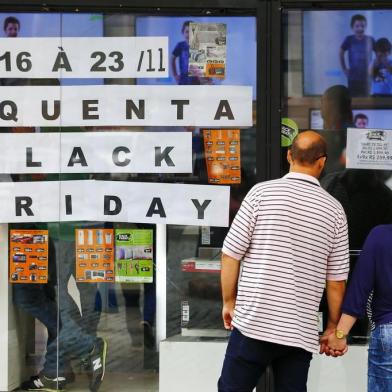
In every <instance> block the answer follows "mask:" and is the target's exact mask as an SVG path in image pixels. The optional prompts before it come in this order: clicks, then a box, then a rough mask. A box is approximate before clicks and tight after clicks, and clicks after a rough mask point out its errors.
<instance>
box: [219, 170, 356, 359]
mask: <svg viewBox="0 0 392 392" xmlns="http://www.w3.org/2000/svg"><path fill="white" fill-rule="evenodd" d="M222 251H223V253H225V254H226V255H228V256H230V257H232V258H234V259H236V260H242V268H241V274H240V278H239V283H238V291H237V299H236V306H235V311H234V318H233V325H234V326H235V327H236V328H237V329H238V330H240V331H241V333H242V334H244V335H245V336H248V337H251V338H254V339H259V340H264V341H268V342H272V343H278V344H283V345H287V346H294V347H301V348H303V349H305V350H307V351H311V352H317V351H318V308H319V304H320V300H321V296H322V293H323V290H324V287H325V281H326V280H335V281H337V280H346V279H347V276H348V271H349V256H348V233H347V220H346V215H345V213H344V211H343V208H342V206H341V205H340V203H339V202H338V201H337V200H336V199H334V198H333V197H332V196H331V195H329V194H328V193H327V192H326V191H325V190H324V189H322V188H321V187H320V183H319V182H318V180H317V179H316V178H314V177H312V176H309V175H306V174H301V173H294V172H291V173H289V174H287V175H286V176H284V177H283V178H281V179H278V180H272V181H267V182H262V183H259V184H257V185H255V186H254V187H253V188H252V189H251V190H250V192H249V193H248V194H247V196H246V197H245V199H244V200H243V202H242V204H241V207H240V209H239V210H238V213H237V215H236V217H235V219H234V221H233V223H232V225H231V227H230V230H229V232H228V234H227V236H226V239H225V241H224V244H223V249H222Z"/></svg>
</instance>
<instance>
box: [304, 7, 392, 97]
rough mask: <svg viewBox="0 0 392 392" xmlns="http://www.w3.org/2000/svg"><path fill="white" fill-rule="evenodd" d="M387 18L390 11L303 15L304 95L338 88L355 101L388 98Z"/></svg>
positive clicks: (391, 88) (390, 36) (391, 35)
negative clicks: (376, 97)
mask: <svg viewBox="0 0 392 392" xmlns="http://www.w3.org/2000/svg"><path fill="white" fill-rule="evenodd" d="M391 17H392V11H389V10H388V11H386V10H377V11H366V10H350V11H304V13H303V30H302V37H303V77H304V80H303V85H304V95H322V94H323V92H324V91H325V90H326V89H327V88H329V87H330V86H333V85H337V84H342V85H345V86H347V87H348V88H349V90H350V94H351V96H353V97H363V96H370V95H377V96H379V95H391V94H392V74H391V72H390V64H392V58H391V48H392V44H391V42H392V28H391V23H390V20H391ZM331 21H333V24H331Z"/></svg>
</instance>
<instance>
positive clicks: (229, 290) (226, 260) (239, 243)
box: [221, 185, 257, 329]
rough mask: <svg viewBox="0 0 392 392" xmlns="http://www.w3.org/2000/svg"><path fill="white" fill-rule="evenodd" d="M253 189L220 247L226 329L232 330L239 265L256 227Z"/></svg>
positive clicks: (223, 316)
mask: <svg viewBox="0 0 392 392" xmlns="http://www.w3.org/2000/svg"><path fill="white" fill-rule="evenodd" d="M256 187H257V185H256ZM253 189H254V188H252V190H251V191H250V192H249V193H248V194H247V195H246V197H245V199H244V200H243V201H242V204H241V206H240V208H239V210H238V212H237V214H236V216H235V218H234V220H233V222H232V224H231V227H230V230H229V232H228V233H227V236H226V238H225V241H224V243H223V247H222V265H221V285H222V299H223V309H222V318H223V324H224V327H225V328H226V329H231V328H232V325H231V321H232V319H233V315H234V307H235V302H236V298H237V283H238V277H239V271H240V263H241V260H242V258H243V257H244V255H245V253H246V251H247V250H248V248H249V245H250V243H251V240H252V234H253V230H254V228H255V225H256V211H255V206H254V202H253V196H252V195H253Z"/></svg>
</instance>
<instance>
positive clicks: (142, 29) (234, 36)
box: [136, 16, 257, 98]
mask: <svg viewBox="0 0 392 392" xmlns="http://www.w3.org/2000/svg"><path fill="white" fill-rule="evenodd" d="M187 21H191V22H195V23H225V24H226V26H227V40H226V42H227V48H226V56H227V58H226V76H225V78H224V79H218V78H212V79H211V82H212V83H213V84H222V85H242V86H253V98H255V96H256V53H257V49H256V19H255V18H253V17H171V16H168V17H161V16H159V17H157V16H145V17H144V16H143V17H137V18H136V34H137V36H139V37H140V36H165V37H168V38H169V57H170V58H171V60H170V61H169V63H171V62H172V61H175V62H177V61H178V59H177V58H176V57H178V56H176V52H175V48H176V47H177V45H178V44H179V43H181V42H184V41H185V39H186V38H185V36H184V34H183V32H182V30H183V24H184V22H187ZM173 52H174V53H173ZM188 55H189V53H188ZM176 66H177V67H178V64H177V65H176ZM172 67H173V66H172V64H170V70H169V77H168V78H160V79H154V78H151V79H138V81H137V83H138V84H154V85H157V84H176V83H177V81H176V80H175V78H174V76H173V71H172Z"/></svg>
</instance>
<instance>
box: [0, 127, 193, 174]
mask: <svg viewBox="0 0 392 392" xmlns="http://www.w3.org/2000/svg"><path fill="white" fill-rule="evenodd" d="M0 156H1V159H0V173H11V174H18V173H192V133H191V132H63V133H52V132H50V133H3V134H0ZM59 157H61V158H60V159H59Z"/></svg>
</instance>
